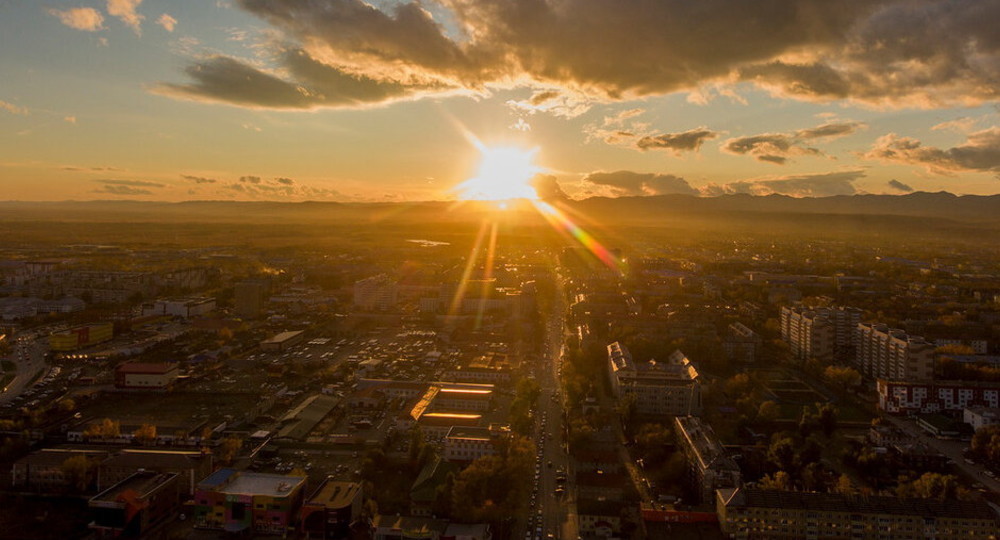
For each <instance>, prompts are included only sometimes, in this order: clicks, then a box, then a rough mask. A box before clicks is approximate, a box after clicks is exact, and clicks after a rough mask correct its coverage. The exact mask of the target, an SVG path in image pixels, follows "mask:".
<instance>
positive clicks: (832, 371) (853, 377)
mask: <svg viewBox="0 0 1000 540" xmlns="http://www.w3.org/2000/svg"><path fill="white" fill-rule="evenodd" d="M823 378H824V379H826V381H827V382H829V383H830V385H831V386H833V387H834V390H835V391H836V392H839V393H842V394H843V393H847V391H848V390H853V389H854V388H857V387H858V385H860V384H861V374H860V373H858V371H857V370H856V369H854V368H852V367H848V366H827V367H826V369H825V370H824V371H823Z"/></svg>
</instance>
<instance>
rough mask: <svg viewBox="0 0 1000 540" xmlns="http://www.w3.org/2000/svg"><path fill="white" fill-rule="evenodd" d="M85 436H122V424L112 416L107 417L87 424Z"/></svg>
mask: <svg viewBox="0 0 1000 540" xmlns="http://www.w3.org/2000/svg"><path fill="white" fill-rule="evenodd" d="M83 436H84V437H88V438H95V439H114V438H117V437H120V436H121V425H120V424H119V423H118V422H117V421H115V420H112V419H110V418H105V419H103V420H101V421H100V422H96V423H93V424H90V425H89V426H87V428H86V429H84V430H83Z"/></svg>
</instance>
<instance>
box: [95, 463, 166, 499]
mask: <svg viewBox="0 0 1000 540" xmlns="http://www.w3.org/2000/svg"><path fill="white" fill-rule="evenodd" d="M176 477H177V473H172V472H169V473H157V472H152V471H139V472H137V473H135V474H133V475H132V476H129V477H128V478H126V479H124V480H122V481H121V482H118V483H117V484H115V485H113V486H111V487H109V488H108V489H106V490H104V491H102V492H100V493H98V494H97V495H96V496H94V498H92V499H90V500H91V502H103V503H116V502H118V499H119V497H121V496H122V495H125V494H127V493H130V492H131V493H135V494H136V495H138V498H140V499H142V498H146V497H148V496H149V495H150V494H152V493H153V492H154V491H156V490H157V489H159V488H160V487H161V486H163V485H164V484H166V483H167V482H170V481H171V480H173V479H174V478H176Z"/></svg>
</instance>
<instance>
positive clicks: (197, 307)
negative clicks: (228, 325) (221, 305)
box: [142, 297, 215, 319]
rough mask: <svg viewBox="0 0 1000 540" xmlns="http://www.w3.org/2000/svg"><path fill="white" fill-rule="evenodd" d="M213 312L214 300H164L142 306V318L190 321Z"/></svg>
mask: <svg viewBox="0 0 1000 540" xmlns="http://www.w3.org/2000/svg"><path fill="white" fill-rule="evenodd" d="M213 311H215V298H201V297H199V298H166V299H163V300H157V301H156V302H153V303H151V304H143V306H142V316H143V317H148V316H150V315H165V316H169V317H181V318H184V319H190V318H192V317H201V316H202V315H207V314H208V313H211V312H213Z"/></svg>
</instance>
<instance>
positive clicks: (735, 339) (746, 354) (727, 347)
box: [722, 322, 761, 364]
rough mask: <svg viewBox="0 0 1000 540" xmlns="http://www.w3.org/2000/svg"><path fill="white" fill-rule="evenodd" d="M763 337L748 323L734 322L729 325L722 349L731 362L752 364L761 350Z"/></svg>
mask: <svg viewBox="0 0 1000 540" xmlns="http://www.w3.org/2000/svg"><path fill="white" fill-rule="evenodd" d="M760 344H761V339H760V336H759V335H757V332H754V331H753V330H751V329H750V328H748V327H747V326H746V325H744V324H743V323H740V322H734V323H732V324H730V325H729V329H728V331H727V332H726V337H725V338H723V339H722V350H723V352H725V354H726V358H727V359H728V360H729V361H730V362H738V363H741V364H752V363H754V362H755V361H756V360H757V354H758V353H759V352H760Z"/></svg>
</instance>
